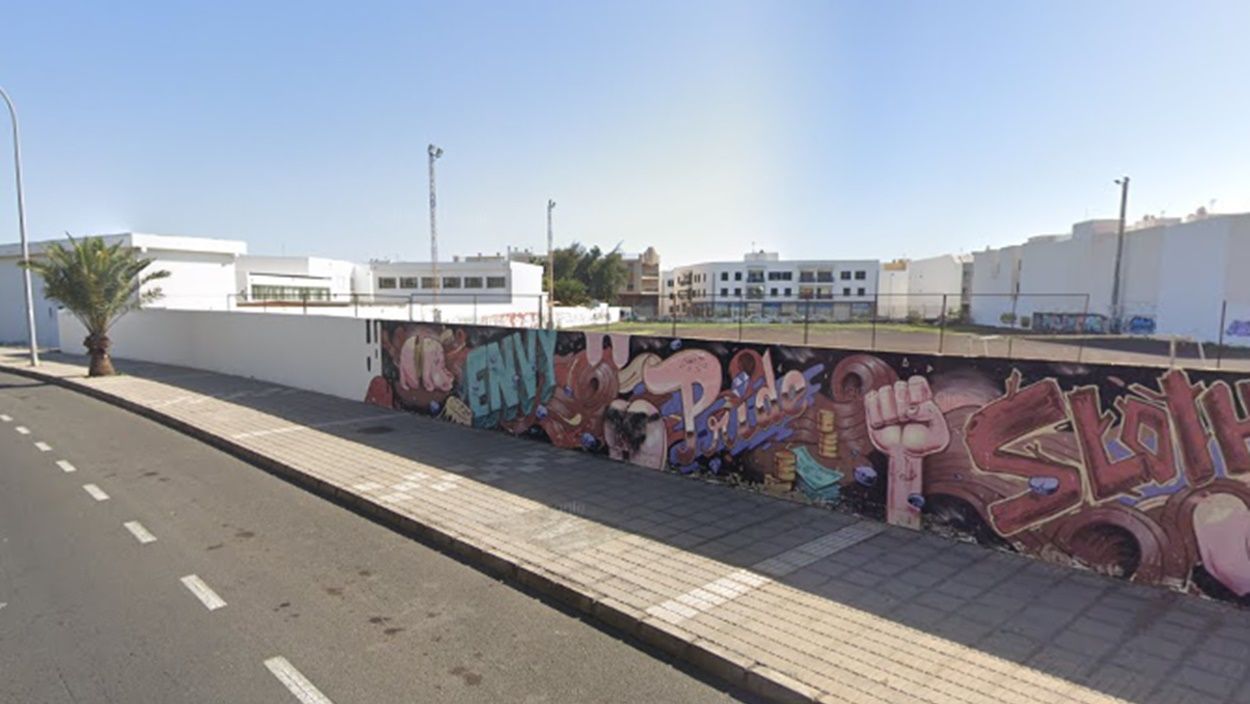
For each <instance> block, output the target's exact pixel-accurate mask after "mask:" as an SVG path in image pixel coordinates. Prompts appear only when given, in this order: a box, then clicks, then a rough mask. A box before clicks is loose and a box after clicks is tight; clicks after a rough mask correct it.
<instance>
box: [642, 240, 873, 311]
mask: <svg viewBox="0 0 1250 704" xmlns="http://www.w3.org/2000/svg"><path fill="white" fill-rule="evenodd" d="M879 272H880V265H879V262H878V261H877V260H875V259H856V260H840V259H838V260H835V259H819V260H818V259H804V260H783V259H781V258H780V256H778V254H777V253H775V252H753V253H750V254H747V255H746V256H744V257H743V259H742V261H738V262H707V263H704V264H692V265H689V266H683V267H677V268H674V269H672V270H670V271H669V272H668V273H666V274H665V275H664V276H663V277H662V280H663V284H662V286H663V289H664V290H663V296H662V299H664V303H665V305H666V306H667V311H666V314H669V315H675V316H678V317H709V318H735V317H748V318H750V317H758V318H761V319H778V320H780V319H786V318H795V317H804V316H810V317H811V318H812V319H815V320H853V319H857V318H867V317H871V315H872V311H873V304H874V302H875V298H876V293H877V281H878V277H879Z"/></svg>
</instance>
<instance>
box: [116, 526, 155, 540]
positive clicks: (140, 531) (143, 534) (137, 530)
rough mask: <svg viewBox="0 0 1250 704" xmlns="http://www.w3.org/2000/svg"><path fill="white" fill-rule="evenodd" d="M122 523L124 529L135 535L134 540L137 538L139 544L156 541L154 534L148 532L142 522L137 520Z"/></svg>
mask: <svg viewBox="0 0 1250 704" xmlns="http://www.w3.org/2000/svg"><path fill="white" fill-rule="evenodd" d="M122 525H123V526H126V530H128V531H130V534H131V535H133V536H134V537H135V540H138V541H139V542H140V543H141V544H143V545H146V544H148V543H154V542H156V536H155V535H152V534H151V533H149V532H148V529H147V528H144V527H143V524H142V523H140V522H138V521H126V522H125V523H123V524H122Z"/></svg>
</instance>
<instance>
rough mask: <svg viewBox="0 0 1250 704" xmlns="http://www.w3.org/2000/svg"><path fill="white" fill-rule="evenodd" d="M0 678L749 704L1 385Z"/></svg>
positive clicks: (13, 694)
mask: <svg viewBox="0 0 1250 704" xmlns="http://www.w3.org/2000/svg"><path fill="white" fill-rule="evenodd" d="M6 417H7V419H6ZM19 427H21V428H25V429H27V430H28V431H29V434H22V433H20V432H19V431H18V428H19ZM37 442H38V443H45V444H46V446H47V447H48V448H49V449H48V450H46V451H45V450H42V449H40V447H39V446H37V445H36V443H37ZM66 463H68V464H66ZM67 469H72V470H73V471H66V470H67ZM84 485H93V488H91V489H85V488H84ZM89 492H92V493H89ZM99 492H103V494H100V493H99ZM102 495H107V499H102V500H101V499H100V498H99V497H100V496H102ZM131 522H138V524H139V526H135V525H134V524H133V523H131ZM126 524H130V527H129V528H128V527H127V526H126ZM145 533H146V534H150V536H149V535H145ZM140 536H142V537H143V538H144V539H146V538H147V537H155V541H151V542H141V541H140V539H139V538H140ZM192 577H197V578H198V582H197V581H195V580H194V579H192ZM184 578H187V579H186V582H188V583H189V584H190V585H191V586H188V584H186V583H184ZM201 585H203V587H204V588H206V589H204V588H201ZM192 587H195V588H196V589H197V590H198V593H197V592H196V591H193V590H192ZM214 597H215V598H216V599H217V600H219V601H224V603H225V605H224V606H219V607H218V608H214V609H210V608H209V606H211V605H217V602H215V601H214ZM0 673H2V674H0V702H14V703H17V702H21V703H23V704H24V703H27V702H40V703H47V704H59V703H61V702H67V703H69V702H126V703H130V702H162V703H166V702H169V703H172V702H299V701H304V702H325V701H332V702H335V703H337V704H343V703H345V702H370V703H380V702H577V703H579V704H580V703H584V702H682V703H687V702H690V703H697V702H728V701H738V700H739V699H737V697H742V696H744V695H742V694H741V693H734V694H732V695H731V694H729V693H726V692H725V691H723V690H722V689H720V688H719V685H718V684H716V683H715V682H708V681H706V680H702V679H699V678H697V677H696V676H695V675H692V674H691V673H689V672H687V671H683V670H682V669H678V668H677V667H676V666H674V665H673V664H671V663H667V662H665V661H664V660H663V659H662V658H660V657H659V656H657V654H655V653H650V652H646V651H644V650H641V649H639V648H638V647H636V646H635V645H633V644H631V643H629V642H626V641H623V640H621V639H619V638H618V637H616V636H615V635H613V634H611V633H609V632H605V631H602V630H599V629H597V628H596V627H594V626H593V625H590V624H588V623H586V622H584V621H582V620H580V619H578V618H577V617H575V616H573V615H570V614H568V613H566V612H564V611H561V610H560V609H558V608H556V607H554V606H552V605H549V604H546V603H544V602H542V601H540V600H538V599H536V598H534V597H532V596H530V595H527V594H525V593H523V592H521V591H518V590H517V589H515V588H513V587H510V586H508V585H506V584H502V583H500V582H499V581H497V580H495V579H493V578H491V577H489V576H487V575H485V574H483V573H481V572H478V571H477V570H475V569H473V568H471V567H469V566H466V565H464V564H462V563H460V562H458V561H456V560H455V559H453V558H450V557H447V556H445V555H443V554H441V553H439V552H437V551H435V550H432V549H430V548H428V547H426V546H424V545H422V544H420V543H417V542H415V541H413V540H410V539H408V538H405V537H403V536H400V535H397V534H395V533H393V532H391V531H390V530H388V529H386V528H383V527H381V526H378V525H376V524H374V523H371V522H370V521H368V520H366V519H364V518H362V517H360V516H357V515H355V514H353V513H351V512H349V511H347V510H345V509H342V508H339V507H337V506H335V505H333V504H330V503H328V502H326V501H323V500H321V499H319V498H317V497H315V496H313V495H311V494H308V493H306V492H304V491H302V490H301V489H299V488H297V487H294V486H292V485H290V484H287V483H285V482H283V481H282V480H280V479H277V478H276V477H273V476H271V475H269V474H266V473H265V472H263V471H261V470H259V469H257V468H255V467H252V466H250V465H247V464H245V463H243V462H240V461H238V460H236V459H234V458H232V457H230V456H228V455H225V454H223V453H221V452H219V451H217V450H214V449H212V448H210V447H208V446H206V445H203V444H201V443H199V442H197V441H195V440H192V439H190V438H187V437H184V436H182V435H180V434H178V433H176V432H174V431H172V430H169V429H167V428H165V427H163V426H160V425H158V424H156V423H153V422H151V421H148V420H146V419H143V418H140V417H137V416H134V415H132V414H130V413H128V412H126V411H123V410H120V409H117V408H114V407H112V406H108V405H107V404H104V403H102V402H99V401H95V400H93V399H90V398H87V397H84V396H81V395H78V394H75V393H73V392H71V391H68V390H64V389H61V388H58V387H53V386H48V385H42V384H39V383H37V382H33V381H30V380H27V379H24V378H22V377H16V376H12V375H8V374H0ZM296 691H299V694H296V693H295V692H296ZM318 692H319V693H320V695H318V694H317V693H318ZM317 696H322V697H324V698H323V699H318V698H317Z"/></svg>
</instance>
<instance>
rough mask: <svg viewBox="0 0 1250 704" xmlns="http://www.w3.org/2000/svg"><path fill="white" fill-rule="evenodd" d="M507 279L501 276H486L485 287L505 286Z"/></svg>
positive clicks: (506, 285)
mask: <svg viewBox="0 0 1250 704" xmlns="http://www.w3.org/2000/svg"><path fill="white" fill-rule="evenodd" d="M507 287H508V280H507V279H506V278H504V277H502V276H487V277H486V288H507Z"/></svg>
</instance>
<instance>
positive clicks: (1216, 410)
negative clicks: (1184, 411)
mask: <svg viewBox="0 0 1250 704" xmlns="http://www.w3.org/2000/svg"><path fill="white" fill-rule="evenodd" d="M1237 395H1238V396H1239V397H1241V406H1242V408H1245V409H1247V410H1250V381H1246V380H1242V381H1238V382H1237ZM1202 408H1203V410H1205V411H1206V412H1207V419H1208V420H1210V421H1211V430H1213V431H1215V438H1216V439H1217V440H1219V443H1220V450H1221V451H1222V452H1223V453H1224V467H1225V468H1227V469H1228V473H1229V474H1245V473H1246V472H1250V449H1247V448H1246V439H1247V438H1250V419H1244V420H1243V419H1242V418H1241V417H1239V416H1238V414H1237V408H1236V406H1234V405H1233V392H1232V391H1231V390H1230V389H1229V388H1228V382H1224V381H1217V382H1216V383H1214V384H1212V385H1211V388H1209V389H1207V390H1206V392H1204V393H1203V394H1202Z"/></svg>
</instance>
